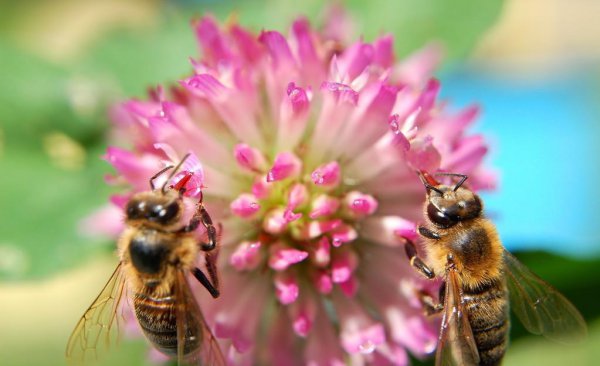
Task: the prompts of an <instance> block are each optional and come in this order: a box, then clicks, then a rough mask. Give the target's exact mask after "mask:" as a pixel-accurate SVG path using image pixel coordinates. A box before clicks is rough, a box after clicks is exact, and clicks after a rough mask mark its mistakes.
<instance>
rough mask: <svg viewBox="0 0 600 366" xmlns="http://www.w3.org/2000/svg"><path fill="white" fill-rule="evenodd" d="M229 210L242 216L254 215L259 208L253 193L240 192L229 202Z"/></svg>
mask: <svg viewBox="0 0 600 366" xmlns="http://www.w3.org/2000/svg"><path fill="white" fill-rule="evenodd" d="M230 207H231V211H232V212H233V213H234V214H235V215H237V216H239V217H242V218H248V217H252V216H254V214H256V213H257V212H258V211H259V210H260V203H258V200H257V198H256V197H254V195H252V194H250V193H242V194H241V195H239V196H238V197H237V198H236V199H235V200H233V202H231V205H230Z"/></svg>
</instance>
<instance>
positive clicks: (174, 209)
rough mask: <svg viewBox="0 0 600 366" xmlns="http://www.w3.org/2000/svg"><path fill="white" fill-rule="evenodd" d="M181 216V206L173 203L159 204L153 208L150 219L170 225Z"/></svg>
mask: <svg viewBox="0 0 600 366" xmlns="http://www.w3.org/2000/svg"><path fill="white" fill-rule="evenodd" d="M178 214H179V204H178V203H177V202H171V203H169V204H168V205H166V206H165V205H162V204H157V205H154V206H153V207H152V210H151V211H150V213H149V219H150V220H153V221H158V222H160V223H168V222H169V221H171V220H173V219H174V218H175V217H177V215H178Z"/></svg>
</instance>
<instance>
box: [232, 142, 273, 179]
mask: <svg viewBox="0 0 600 366" xmlns="http://www.w3.org/2000/svg"><path fill="white" fill-rule="evenodd" d="M234 156H235V160H236V161H237V162H238V164H239V165H240V167H242V168H244V169H246V170H248V171H251V172H260V171H263V170H265V169H266V167H267V162H266V161H265V158H264V157H263V156H262V153H261V152H260V151H259V150H257V149H255V148H253V147H250V146H249V145H247V144H237V145H235V148H234Z"/></svg>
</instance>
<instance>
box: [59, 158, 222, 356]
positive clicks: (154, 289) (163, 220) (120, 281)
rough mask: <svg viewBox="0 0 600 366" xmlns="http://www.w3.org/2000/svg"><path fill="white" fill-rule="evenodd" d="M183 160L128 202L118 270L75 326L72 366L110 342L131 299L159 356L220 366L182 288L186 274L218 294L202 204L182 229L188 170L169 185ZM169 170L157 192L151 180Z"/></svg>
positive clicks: (212, 241)
mask: <svg viewBox="0 0 600 366" xmlns="http://www.w3.org/2000/svg"><path fill="white" fill-rule="evenodd" d="M188 156H189V154H188V155H186V156H185V157H184V158H183V159H182V160H181V162H180V163H179V164H178V165H177V166H176V167H175V169H173V166H168V167H166V168H164V169H162V170H161V171H160V172H158V173H157V174H155V175H154V176H153V177H152V178H150V188H151V190H150V191H146V192H140V193H137V194H134V195H133V196H132V197H131V199H130V200H129V201H128V202H127V205H126V208H125V223H126V229H125V230H124V232H123V233H122V235H121V236H120V238H119V241H118V255H119V259H120V261H119V264H118V265H117V268H116V269H115V271H114V273H113V275H112V276H111V278H110V279H109V280H108V283H107V284H106V286H105V287H104V289H103V290H102V291H101V292H100V294H99V295H98V297H97V298H96V300H94V302H93V303H92V305H91V306H90V307H89V308H88V309H87V310H86V312H85V313H84V314H83V316H82V317H81V319H80V320H79V322H78V323H77V325H76V326H75V329H74V330H73V333H72V334H71V337H70V338H69V341H68V344H67V349H66V356H67V359H68V360H69V361H70V362H73V363H85V362H86V361H90V360H92V359H94V358H97V353H98V350H100V349H106V348H107V347H108V346H109V345H110V343H112V342H113V341H115V340H116V338H117V337H118V328H119V324H118V322H119V316H117V312H118V307H119V303H120V301H121V300H122V299H123V298H129V299H131V302H132V304H133V309H134V311H135V315H136V318H137V320H138V323H139V325H140V327H141V328H142V330H143V332H144V335H145V336H146V338H147V339H148V340H149V341H150V342H151V343H152V345H153V346H154V347H155V348H156V349H157V350H159V351H160V352H162V353H164V354H165V355H167V356H172V357H176V358H177V362H178V364H181V363H184V362H185V363H194V364H202V365H225V361H224V358H223V355H222V353H221V350H220V348H219V345H218V343H217V341H216V339H215V337H214V335H213V334H212V333H211V331H210V330H209V328H208V326H207V325H206V322H205V320H204V317H203V315H202V312H201V310H200V308H199V307H198V304H197V302H196V300H195V298H194V295H193V294H192V292H191V290H190V288H189V285H188V282H187V276H188V273H191V274H192V275H193V276H194V277H195V278H196V279H197V280H198V281H199V282H200V283H201V284H202V285H203V286H204V287H205V288H206V289H207V290H208V292H209V293H210V294H211V295H212V297H213V298H216V297H218V296H219V283H218V277H217V271H216V264H215V261H216V256H217V252H218V250H216V251H215V249H216V248H217V230H216V229H215V226H214V225H213V223H212V220H211V218H210V216H209V214H208V212H207V211H206V209H205V208H204V205H203V203H202V198H200V200H199V202H198V204H197V206H196V211H195V213H194V215H193V217H192V218H191V220H190V221H189V222H188V223H187V224H185V225H182V224H180V220H181V217H182V214H183V211H184V203H183V194H184V193H185V191H186V189H185V186H186V184H187V183H188V181H189V180H190V179H191V177H192V176H193V172H185V173H184V175H183V178H181V180H180V181H179V182H177V183H176V184H175V185H171V186H169V187H167V184H168V182H169V181H170V180H171V179H172V178H173V176H174V174H175V173H176V172H177V170H178V169H179V168H180V167H181V165H182V164H183V162H184V161H185V160H186V158H187V157H188ZM170 169H173V170H172V171H171V174H170V175H169V177H168V178H167V180H166V181H165V183H164V184H163V185H162V187H160V188H156V187H155V186H154V180H155V179H156V178H158V177H159V176H161V175H162V174H164V173H165V172H167V171H168V170H170ZM201 197H202V196H201ZM200 224H202V225H203V226H204V228H205V229H206V233H207V237H208V241H207V242H200V243H198V240H197V239H196V238H195V237H194V235H193V234H194V231H195V230H196V229H197V228H198V227H199V225H200ZM200 251H203V252H206V254H205V261H206V268H207V271H208V277H207V276H206V275H205V274H204V272H203V271H202V270H201V269H199V268H197V267H196V266H195V264H194V263H195V260H196V258H197V256H198V254H199V252H200ZM211 251H212V252H211ZM124 295H125V296H124Z"/></svg>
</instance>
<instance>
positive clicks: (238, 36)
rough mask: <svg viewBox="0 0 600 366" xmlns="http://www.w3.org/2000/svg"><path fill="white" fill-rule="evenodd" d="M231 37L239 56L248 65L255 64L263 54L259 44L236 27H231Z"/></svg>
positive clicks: (252, 36) (247, 33)
mask: <svg viewBox="0 0 600 366" xmlns="http://www.w3.org/2000/svg"><path fill="white" fill-rule="evenodd" d="M231 35H232V37H233V40H234V41H235V43H236V46H237V49H238V51H239V52H240V55H241V56H242V57H243V58H244V59H245V60H246V61H247V62H249V63H255V62H257V61H258V60H259V59H260V58H261V57H262V55H263V54H264V52H263V48H262V47H261V44H260V43H258V41H257V40H256V37H255V36H254V35H252V34H250V33H249V32H247V31H246V30H244V29H243V28H241V27H240V26H238V25H233V26H232V27H231Z"/></svg>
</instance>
